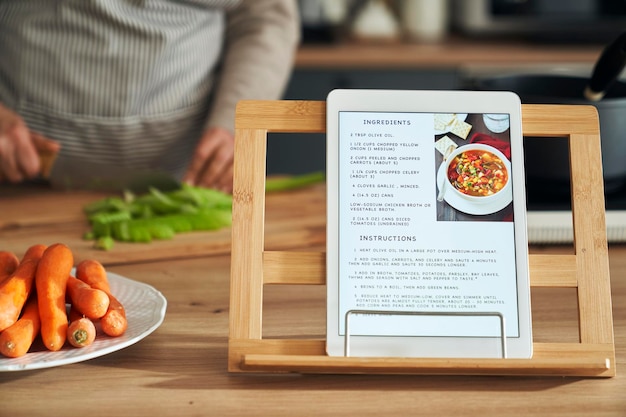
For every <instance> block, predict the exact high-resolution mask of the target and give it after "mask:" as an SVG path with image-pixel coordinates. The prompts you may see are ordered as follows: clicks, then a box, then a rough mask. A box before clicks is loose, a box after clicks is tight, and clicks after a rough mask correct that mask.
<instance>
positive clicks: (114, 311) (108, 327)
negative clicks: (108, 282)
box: [100, 294, 128, 337]
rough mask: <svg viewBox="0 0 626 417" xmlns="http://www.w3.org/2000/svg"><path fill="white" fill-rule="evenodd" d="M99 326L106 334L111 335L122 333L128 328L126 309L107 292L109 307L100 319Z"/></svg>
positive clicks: (115, 335)
mask: <svg viewBox="0 0 626 417" xmlns="http://www.w3.org/2000/svg"><path fill="white" fill-rule="evenodd" d="M100 327H102V331H103V332H104V333H105V334H106V335H108V336H111V337H117V336H121V335H123V334H124V332H125V331H126V329H127V328H128V320H127V319H126V310H124V306H123V305H122V303H120V302H119V300H118V299H117V298H115V297H114V296H112V295H111V294H109V309H108V310H107V312H106V314H105V315H104V316H102V318H101V319H100Z"/></svg>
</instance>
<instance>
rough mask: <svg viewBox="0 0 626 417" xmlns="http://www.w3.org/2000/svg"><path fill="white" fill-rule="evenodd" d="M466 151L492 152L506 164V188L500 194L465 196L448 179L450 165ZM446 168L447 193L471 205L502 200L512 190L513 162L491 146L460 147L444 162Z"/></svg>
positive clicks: (471, 145) (472, 145) (473, 144)
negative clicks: (453, 194)
mask: <svg viewBox="0 0 626 417" xmlns="http://www.w3.org/2000/svg"><path fill="white" fill-rule="evenodd" d="M466 151H486V152H490V153H492V154H494V155H495V156H497V157H498V158H500V160H501V161H502V162H503V163H504V166H505V169H506V170H507V181H506V183H505V184H504V187H502V188H501V189H500V190H499V191H498V192H496V193H494V194H491V195H488V196H473V195H469V194H465V193H462V192H461V191H459V190H458V189H457V188H456V187H455V186H454V185H453V184H452V183H451V182H450V179H449V178H448V168H449V166H450V163H451V162H452V161H454V158H455V157H456V156H457V155H460V154H462V153H463V152H466ZM444 164H445V167H444V181H447V184H446V190H445V192H446V193H455V194H456V195H457V196H459V197H460V198H462V199H464V200H467V201H469V202H471V203H475V204H490V203H492V202H493V201H495V200H498V199H500V198H501V197H504V196H506V195H508V194H510V192H511V191H510V189H511V162H510V161H509V160H508V159H507V157H506V156H504V154H503V153H502V152H500V151H499V150H498V149H496V148H494V147H493V146H489V145H484V144H480V143H472V144H468V145H463V146H459V147H458V148H456V149H455V150H454V151H453V152H452V153H451V154H450V156H448V158H447V159H446V161H445V162H444Z"/></svg>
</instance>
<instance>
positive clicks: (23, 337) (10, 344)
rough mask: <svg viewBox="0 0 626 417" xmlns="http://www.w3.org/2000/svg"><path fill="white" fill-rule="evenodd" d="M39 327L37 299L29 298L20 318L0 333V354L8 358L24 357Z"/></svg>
mask: <svg viewBox="0 0 626 417" xmlns="http://www.w3.org/2000/svg"><path fill="white" fill-rule="evenodd" d="M40 326H41V321H40V319H39V306H38V304H37V298H36V297H31V298H30V300H29V301H28V302H27V303H26V306H25V307H24V313H23V314H22V317H20V319H19V320H18V321H16V322H15V323H14V324H13V325H12V326H10V327H9V328H8V329H6V330H4V331H3V332H2V333H0V353H2V354H3V355H4V356H7V357H9V358H17V357H20V356H23V355H25V354H26V352H28V349H30V347H31V346H32V344H33V341H34V340H35V338H36V337H37V335H38V334H39V329H40Z"/></svg>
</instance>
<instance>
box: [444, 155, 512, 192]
mask: <svg viewBox="0 0 626 417" xmlns="http://www.w3.org/2000/svg"><path fill="white" fill-rule="evenodd" d="M508 177H509V174H508V171H507V169H506V166H505V165H504V162H503V161H502V160H501V159H500V158H499V157H498V156H496V155H495V154H493V153H491V152H487V151H484V150H468V151H465V152H462V153H460V154H458V155H457V156H455V157H454V159H453V160H452V161H451V162H450V165H449V166H448V179H449V180H450V183H451V184H452V185H453V186H454V188H456V189H457V190H459V191H460V192H462V193H463V194H467V195H471V196H475V197H486V196H490V195H493V194H495V193H497V192H498V191H500V190H501V189H502V188H504V185H505V184H506V182H507V181H508Z"/></svg>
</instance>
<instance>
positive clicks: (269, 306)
mask: <svg viewBox="0 0 626 417" xmlns="http://www.w3.org/2000/svg"><path fill="white" fill-rule="evenodd" d="M96 197H97V195H95V194H90V193H66V192H63V193H61V192H49V191H47V190H30V191H26V192H23V191H17V190H15V189H13V188H10V189H8V190H7V189H2V188H0V249H5V248H7V247H9V248H16V250H17V249H20V250H22V249H23V248H24V246H25V245H27V244H29V243H30V244H34V243H48V244H49V243H52V242H54V241H60V240H66V239H68V240H70V241H71V242H70V243H72V244H73V245H75V248H76V249H75V251H76V252H77V253H78V256H79V257H82V256H91V255H95V256H99V255H100V256H101V257H102V258H104V259H106V260H107V262H105V263H107V265H108V268H109V270H110V271H112V272H115V273H117V274H120V275H123V276H126V277H129V278H132V279H134V280H137V281H141V282H145V283H148V284H150V285H152V286H154V287H156V288H157V289H158V290H160V291H161V292H162V293H163V294H164V296H165V297H166V298H167V300H168V308H167V314H166V317H165V320H164V322H163V324H162V325H161V327H159V328H158V329H157V330H156V331H155V332H154V333H152V334H151V335H149V336H148V337H147V338H145V339H143V340H142V341H140V342H139V343H136V344H134V345H132V346H130V347H127V348H125V349H123V350H121V351H118V352H115V353H111V354H109V355H106V356H103V357H100V358H96V359H92V360H89V361H85V362H81V363H77V364H72V365H65V366H61V367H56V368H48V369H42V370H32V371H22V372H4V373H0V393H1V394H0V415H1V416H11V417H19V416H37V415H51V416H61V415H76V414H77V413H80V414H85V415H90V416H99V415H108V416H111V415H119V416H125V415H133V416H157V415H158V416H161V415H172V416H186V415H194V416H195V415H198V416H201V415H207V416H208V415H216V416H228V415H236V416H240V415H259V416H260V415H268V416H274V417H275V416H283V415H294V416H304V415H307V416H308V415H357V416H369V415H372V416H377V417H378V416H381V415H394V416H400V415H429V416H450V415H459V416H465V415H476V416H481V417H482V416H507V415H524V416H535V415H536V416H548V415H567V416H581V417H582V416H584V417H587V416H626V246H613V247H611V248H610V265H611V274H612V293H613V312H614V319H615V323H614V325H615V343H616V351H617V352H616V353H617V376H616V377H614V378H600V379H596V378H562V377H467V376H428V375H425V376H406V375H405V376H384V375H379V376H373V375H293V374H285V375H264V374H261V375H256V374H229V373H228V372H227V369H226V361H227V344H228V308H229V306H228V303H229V269H230V256H229V254H228V252H227V251H226V252H225V251H223V250H221V249H220V250H214V251H213V252H211V248H215V247H220V248H221V247H223V245H227V243H228V242H227V239H229V235H228V233H226V232H224V233H223V234H220V233H221V232H220V233H218V235H220V238H219V239H217V236H215V237H214V238H211V237H210V236H207V235H202V239H204V240H205V241H207V240H210V239H213V240H214V243H215V242H217V243H219V244H217V243H216V245H213V246H211V245H206V244H205V246H202V245H200V246H194V244H193V242H192V243H189V239H190V237H183V236H179V237H177V238H176V239H174V240H173V241H169V242H165V243H164V244H163V245H155V246H145V245H144V246H138V248H131V249H132V250H131V249H129V248H128V247H127V246H121V245H120V246H116V247H115V248H114V249H113V250H112V251H111V252H107V253H103V252H91V249H90V248H89V247H88V244H87V243H82V244H81V240H80V239H79V238H77V236H74V235H73V234H74V233H79V232H80V230H81V228H84V227H85V224H84V219H83V218H82V217H81V213H80V204H82V203H83V202H86V201H89V200H90V199H93V198H96ZM35 201H36V202H37V204H33V203H34V202H35ZM324 203H325V199H324V191H323V188H322V187H314V188H312V189H308V190H300V191H296V192H289V193H281V194H275V195H273V196H271V197H269V198H268V200H267V218H268V222H269V223H268V234H273V235H274V237H271V236H268V239H267V240H268V242H269V244H270V245H273V247H275V248H281V247H282V248H283V249H287V248H291V249H295V250H299V249H301V248H304V249H307V250H310V249H318V250H319V249H320V248H323V230H324V222H325V215H324ZM285 211H290V212H295V213H296V214H291V215H290V216H291V217H289V219H290V220H289V222H288V221H287V219H285V216H287V214H285ZM9 213H10V215H9ZM287 223H289V224H288V225H289V226H290V230H291V231H290V232H287V231H286V230H285V228H286V225H287ZM55 230H56V232H55ZM69 232H71V233H69ZM79 236H80V235H79ZM280 236H283V237H285V238H284V239H279V238H277V237H280ZM320 236H321V237H320ZM72 239H75V240H72ZM220 239H222V240H223V239H226V242H224V241H221V240H220ZM42 240H44V241H42ZM218 240H220V241H219V242H218ZM178 246H181V247H184V249H185V250H184V251H183V250H182V249H181V248H178V249H177V247H178ZM166 248H167V249H169V250H171V251H172V252H173V253H174V254H175V255H173V256H170V257H168V258H165V259H161V260H159V259H155V257H154V255H152V254H151V252H154V251H157V250H158V251H161V250H163V251H165V250H166ZM196 248H199V249H198V250H196ZM569 250H571V249H570V248H568V247H534V248H532V251H534V252H538V251H556V252H567V251H569ZM182 252H185V253H184V254H183V253H182ZM141 253H143V254H144V256H145V258H146V259H141V258H142V257H141ZM558 291H559V292H557V290H549V289H542V291H533V294H532V303H533V311H534V312H533V314H534V317H533V319H534V332H535V337H536V338H537V339H538V340H541V341H548V342H549V341H552V340H555V339H558V340H571V341H576V338H577V320H576V317H575V310H576V306H575V302H574V294H573V293H572V292H569V291H563V290H558ZM324 297H325V292H324V289H323V288H315V287H310V288H307V289H306V290H305V291H303V290H302V289H301V288H298V289H292V288H287V287H281V286H276V287H270V288H268V289H267V290H266V294H265V310H264V311H265V316H264V325H265V329H264V332H265V334H266V335H267V336H275V335H276V336H277V335H290V333H291V332H292V333H294V334H305V335H312V336H320V337H323V335H324V332H325V311H324V308H325V307H324V306H325V302H324Z"/></svg>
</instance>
